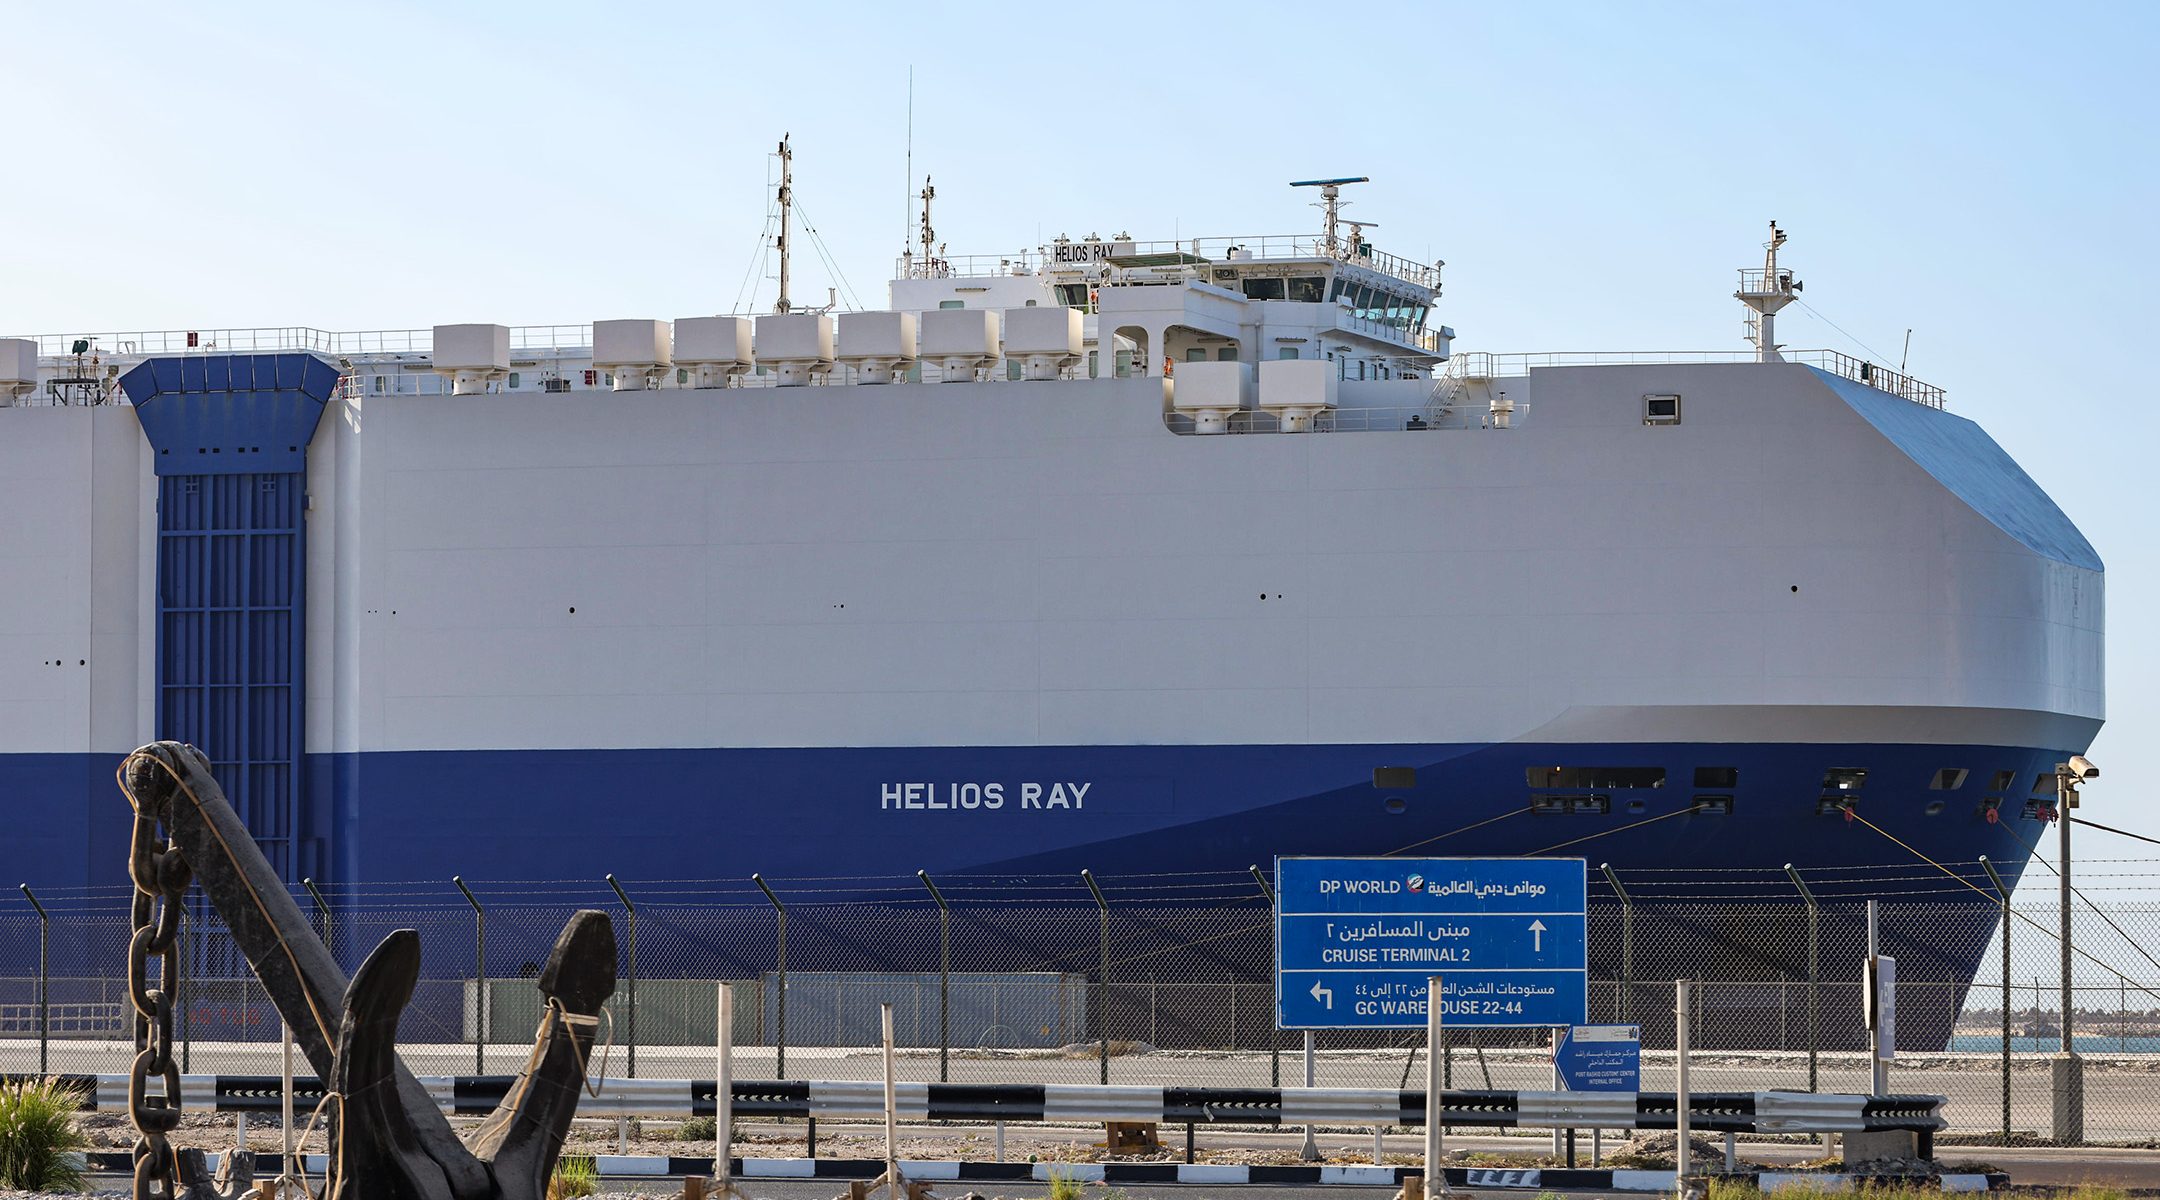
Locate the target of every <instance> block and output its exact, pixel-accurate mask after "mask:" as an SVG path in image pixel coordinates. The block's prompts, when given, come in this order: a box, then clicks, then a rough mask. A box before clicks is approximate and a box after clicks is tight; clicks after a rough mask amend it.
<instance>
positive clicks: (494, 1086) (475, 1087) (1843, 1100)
mask: <svg viewBox="0 0 2160 1200" xmlns="http://www.w3.org/2000/svg"><path fill="white" fill-rule="evenodd" d="M17 1078H20V1077H17V1076H0V1081H7V1082H13V1081H14V1080H16V1079H17ZM56 1078H57V1079H58V1080H59V1081H60V1082H61V1083H62V1084H63V1085H66V1086H70V1087H74V1088H77V1089H79V1090H80V1091H81V1092H82V1093H83V1106H84V1107H85V1108H89V1109H95V1110H111V1111H125V1110H126V1108H127V1095H128V1077H127V1076H125V1075H61V1076H56ZM514 1082H515V1078H514V1077H513V1076H509V1075H436V1076H422V1077H420V1079H419V1083H420V1086H421V1087H422V1088H424V1089H425V1090H426V1091H427V1094H428V1095H429V1096H430V1097H431V1098H433V1099H434V1101H435V1102H436V1103H437V1104H438V1105H440V1106H441V1107H442V1109H443V1111H444V1112H446V1113H451V1114H454V1115H459V1116H484V1115H486V1114H488V1113H490V1112H493V1111H494V1109H495V1106H496V1105H497V1104H499V1103H501V1101H502V1098H503V1097H504V1096H505V1095H506V1094H508V1092H509V1090H510V1088H511V1086H512V1085H513V1083H514ZM716 1087H717V1085H716V1084H715V1083H714V1082H713V1081H712V1080H710V1079H606V1080H603V1081H601V1083H600V1085H599V1087H598V1088H597V1089H596V1092H595V1094H594V1096H593V1098H591V1099H589V1100H584V1101H581V1102H580V1103H579V1105H578V1115H579V1116H583V1117H654V1116H674V1117H685V1116H692V1117H710V1116H713V1115H715V1111H716V1110H715V1105H714V1093H715V1090H716ZM282 1091H283V1085H282V1083H281V1082H280V1081H279V1080H278V1078H277V1077H276V1076H264V1075H185V1076H182V1077H181V1080H180V1095H181V1106H182V1107H183V1108H185V1109H187V1110H188V1111H191V1112H255V1113H274V1112H277V1111H278V1110H279V1107H280V1105H281V1104H282ZM893 1094H894V1112H893V1115H894V1116H895V1117H896V1118H897V1119H899V1120H902V1121H978V1122H980V1121H1015V1122H1045V1121H1064V1122H1095V1121H1137V1122H1144V1123H1148V1122H1151V1123H1156V1124H1163V1125H1188V1124H1190V1125H1216V1124H1232V1125H1356V1126H1368V1125H1384V1126H1394V1127H1398V1128H1403V1127H1415V1126H1420V1125H1423V1124H1424V1123H1425V1118H1426V1116H1427V1110H1426V1096H1425V1093H1424V1092H1422V1091H1407V1090H1396V1089H1393V1088H1230V1087H1159V1086H1133V1085H1118V1086H1097V1085H1093V1084H1057V1083H1052V1084H1040V1083H1037V1084H1023V1083H912V1082H910V1083H899V1084H896V1085H895V1086H894V1088H893ZM730 1095H731V1096H732V1105H731V1107H732V1111H733V1113H734V1116H735V1117H736V1119H738V1120H743V1119H756V1118H776V1117H777V1118H791V1119H795V1120H801V1119H804V1118H816V1119H819V1120H848V1119H860V1120H875V1119H880V1118H882V1117H883V1116H884V1115H885V1089H884V1085H883V1084H882V1083H880V1082H877V1081H862V1080H806V1079H789V1080H760V1079H738V1080H734V1081H733V1083H732V1087H731V1089H730ZM322 1096H323V1085H322V1081H320V1080H317V1079H306V1078H303V1079H295V1080H294V1081H293V1101H294V1105H295V1107H297V1108H299V1109H302V1110H305V1111H312V1110H313V1109H314V1108H315V1106H316V1105H317V1104H319V1103H320V1102H321V1100H322ZM1944 1103H1945V1101H1944V1098H1943V1097H1941V1096H1928V1095H1912V1096H1903V1095H1900V1096H1859V1095H1851V1094H1840V1093H1834V1092H1781V1091H1768V1092H1696V1093H1693V1094H1691V1095H1690V1096H1689V1097H1688V1126H1689V1128H1691V1129H1693V1130H1694V1131H1696V1132H1698V1133H1860V1132H1866V1131H1882V1130H1907V1131H1910V1132H1913V1133H1916V1134H1918V1135H1919V1137H1920V1149H1921V1151H1922V1155H1923V1157H1924V1156H1925V1155H1926V1152H1927V1151H1928V1149H1929V1139H1931V1138H1932V1137H1933V1136H1934V1134H1935V1133H1936V1132H1937V1131H1939V1130H1941V1129H1942V1128H1944V1124H1945V1122H1944V1120H1943V1115H1942V1109H1943V1105H1944ZM1440 1118H1441V1120H1442V1122H1443V1123H1444V1124H1447V1125H1452V1126H1460V1127H1466V1128H1488V1129H1511V1128H1512V1129H1571V1128H1572V1129H1672V1128H1675V1127H1676V1126H1677V1125H1678V1123H1679V1102H1678V1100H1677V1098H1676V1097H1675V1096H1673V1094H1672V1093H1670V1092H1542V1091H1469V1090H1462V1091H1448V1092H1446V1093H1443V1095H1442V1096H1441V1110H1440Z"/></svg>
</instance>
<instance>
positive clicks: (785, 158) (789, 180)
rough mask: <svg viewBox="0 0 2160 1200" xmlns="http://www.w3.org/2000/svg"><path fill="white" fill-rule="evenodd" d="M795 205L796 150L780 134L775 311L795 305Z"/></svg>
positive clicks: (785, 136) (775, 240) (779, 311)
mask: <svg viewBox="0 0 2160 1200" xmlns="http://www.w3.org/2000/svg"><path fill="white" fill-rule="evenodd" d="M794 207H795V152H794V151H793V150H790V149H788V135H787V134H784V133H783V134H781V135H780V236H779V237H778V238H776V239H774V240H773V248H774V249H776V250H778V251H779V252H780V298H779V299H778V300H775V301H774V302H773V311H774V312H776V313H784V312H787V311H788V310H789V309H790V308H792V307H794V306H793V305H791V304H790V303H788V294H787V289H788V218H789V217H790V216H791V215H792V210H793V209H794Z"/></svg>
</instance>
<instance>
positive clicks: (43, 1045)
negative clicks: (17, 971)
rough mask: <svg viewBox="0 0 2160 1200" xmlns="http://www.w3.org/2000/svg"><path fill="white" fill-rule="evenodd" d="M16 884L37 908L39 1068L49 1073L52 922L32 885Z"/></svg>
mask: <svg viewBox="0 0 2160 1200" xmlns="http://www.w3.org/2000/svg"><path fill="white" fill-rule="evenodd" d="M16 886H17V887H20V888H21V889H22V894H23V899H25V900H28V901H29V902H30V907H32V908H34V909H36V910H37V1069H38V1074H40V1075H44V1074H47V1073H48V1072H47V1069H46V1061H45V1060H46V1055H47V1052H48V1051H49V1050H50V1048H51V1045H52V992H51V988H52V981H51V977H50V976H49V975H48V974H47V973H46V972H47V968H48V967H49V966H50V965H51V961H52V959H51V956H50V954H49V953H48V951H49V948H50V946H51V937H50V935H49V933H48V929H49V927H50V925H51V923H52V922H51V920H50V919H49V918H47V917H46V915H45V906H44V905H42V904H39V903H38V898H37V893H35V892H33V891H31V890H30V885H29V884H27V883H22V884H17V885H16Z"/></svg>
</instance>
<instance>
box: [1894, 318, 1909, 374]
mask: <svg viewBox="0 0 2160 1200" xmlns="http://www.w3.org/2000/svg"><path fill="white" fill-rule="evenodd" d="M1911 357H1912V330H1910V329H1908V330H1906V331H1905V352H1904V353H1903V354H1900V355H1898V360H1897V373H1898V374H1900V375H1903V374H1904V373H1905V361H1906V360H1907V359H1909V358H1911Z"/></svg>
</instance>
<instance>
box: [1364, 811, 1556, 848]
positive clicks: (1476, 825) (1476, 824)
mask: <svg viewBox="0 0 2160 1200" xmlns="http://www.w3.org/2000/svg"><path fill="white" fill-rule="evenodd" d="M1529 811H1530V806H1529V805H1527V804H1525V805H1523V806H1522V807H1521V808H1516V809H1510V810H1508V811H1507V812H1504V813H1501V814H1500V815H1499V816H1497V817H1487V818H1485V819H1484V820H1482V821H1472V822H1471V823H1469V824H1468V825H1465V826H1463V827H1462V828H1460V829H1450V830H1448V831H1447V832H1446V833H1439V834H1434V835H1433V836H1431V837H1429V838H1426V839H1425V840H1424V841H1421V842H1412V843H1410V844H1409V845H1407V846H1400V847H1397V848H1396V849H1393V850H1390V851H1388V852H1387V853H1386V854H1383V855H1381V857H1382V858H1393V857H1395V856H1396V855H1398V854H1401V853H1402V852H1403V851H1405V850H1415V849H1417V848H1418V847H1419V846H1429V845H1431V844H1433V843H1434V842H1438V841H1444V840H1446V839H1448V838H1451V837H1454V836H1455V835H1456V834H1458V833H1468V832H1470V831H1471V830H1473V829H1482V828H1484V827H1485V826H1487V825H1490V824H1492V823H1493V822H1495V821H1505V820H1507V819H1508V818H1509V817H1519V816H1521V815H1522V814H1524V813H1526V812H1529Z"/></svg>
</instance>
